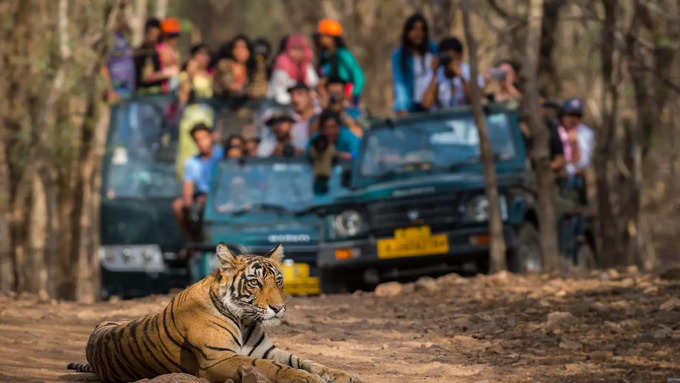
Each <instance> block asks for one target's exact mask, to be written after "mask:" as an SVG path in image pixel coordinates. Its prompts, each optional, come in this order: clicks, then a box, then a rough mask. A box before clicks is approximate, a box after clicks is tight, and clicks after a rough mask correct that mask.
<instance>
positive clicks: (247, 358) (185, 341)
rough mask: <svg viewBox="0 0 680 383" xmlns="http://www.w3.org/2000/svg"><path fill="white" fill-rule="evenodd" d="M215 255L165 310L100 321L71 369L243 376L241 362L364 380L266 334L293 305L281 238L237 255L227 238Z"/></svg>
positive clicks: (316, 378)
mask: <svg viewBox="0 0 680 383" xmlns="http://www.w3.org/2000/svg"><path fill="white" fill-rule="evenodd" d="M216 255H217V260H218V267H217V268H216V269H215V270H214V271H213V272H212V273H211V274H209V275H208V276H206V277H205V278H203V279H202V280H200V281H198V282H196V283H195V284H193V285H191V286H189V287H187V288H186V289H185V290H183V291H181V292H180V293H178V294H177V295H175V296H174V297H173V298H172V299H171V300H170V302H169V303H168V304H167V306H166V307H165V308H164V309H163V310H162V311H161V312H159V313H157V314H152V315H148V316H145V317H143V318H139V319H136V320H132V321H126V322H102V323H100V324H98V325H97V326H96V327H95V329H94V331H93V332H92V334H91V335H90V337H89V339H88V341H87V346H86V348H85V355H86V358H87V363H71V364H69V365H68V366H67V368H68V369H72V370H77V371H80V372H94V373H96V374H97V376H98V377H99V379H100V380H101V381H102V382H121V381H135V380H139V379H143V378H153V377H155V376H158V375H161V374H166V373H173V372H183V373H188V374H192V375H195V376H198V377H202V378H206V379H207V380H209V381H211V382H224V381H225V380H227V379H232V380H234V381H235V382H239V381H240V376H239V368H240V367H241V366H254V367H255V368H256V369H257V370H259V371H260V372H261V373H262V374H263V375H265V376H266V377H267V378H268V379H270V380H271V381H272V382H280V383H293V382H295V383H298V382H300V383H302V382H305V383H324V382H342V383H350V382H351V383H360V382H361V380H360V379H359V378H358V377H357V376H355V375H351V374H349V373H347V372H345V371H342V370H338V369H333V368H329V367H326V366H324V365H322V364H320V363H317V362H314V361H311V360H307V359H303V358H300V357H298V356H296V355H294V354H292V353H290V352H288V351H284V350H282V349H279V348H278V347H276V345H274V343H273V342H272V340H271V339H270V338H269V337H268V336H267V334H266V333H265V327H266V326H268V325H272V324H276V322H279V321H280V320H281V318H282V317H283V315H284V313H285V312H286V305H285V303H284V298H283V292H282V287H283V277H282V275H281V271H280V269H279V265H280V263H281V260H282V259H283V257H284V252H283V246H282V245H280V244H279V245H277V246H276V247H275V248H274V249H272V250H271V251H269V252H268V253H267V254H265V255H264V256H260V255H254V254H245V255H234V254H233V253H232V252H231V251H230V250H229V248H228V247H227V245H225V244H224V243H222V242H220V243H219V244H218V245H217V248H216Z"/></svg>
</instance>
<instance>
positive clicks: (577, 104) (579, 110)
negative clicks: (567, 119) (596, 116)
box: [560, 97, 583, 116]
mask: <svg viewBox="0 0 680 383" xmlns="http://www.w3.org/2000/svg"><path fill="white" fill-rule="evenodd" d="M560 111H561V112H562V114H568V115H573V116H583V101H582V100H581V99H580V98H576V97H573V98H569V99H567V101H565V102H564V104H562V109H561V110H560Z"/></svg>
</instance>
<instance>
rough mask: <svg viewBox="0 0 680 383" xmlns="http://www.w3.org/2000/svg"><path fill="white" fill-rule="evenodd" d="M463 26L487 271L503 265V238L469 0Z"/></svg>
mask: <svg viewBox="0 0 680 383" xmlns="http://www.w3.org/2000/svg"><path fill="white" fill-rule="evenodd" d="M463 29H464V31H465V42H466V45H467V47H468V51H469V52H470V93H471V97H472V110H473V113H474V116H475V124H476V125H477V131H478V132H479V149H480V152H481V157H482V164H483V165H484V186H485V191H486V198H487V200H488V203H489V204H488V206H489V213H488V215H489V233H490V236H491V244H490V245H491V249H490V252H489V261H490V263H489V271H490V272H496V271H500V270H505V269H507V263H506V257H505V250H506V248H505V238H504V237H503V220H502V218H501V210H500V205H499V198H498V183H497V182H496V164H495V163H494V159H493V157H494V156H493V148H492V147H491V142H490V141H489V134H488V131H487V128H486V118H485V116H484V111H483V110H482V97H481V93H482V92H481V90H480V89H479V83H478V82H477V77H478V73H479V70H478V68H477V65H478V64H477V62H478V60H477V44H476V42H475V38H474V36H473V34H472V27H471V26H470V0H463Z"/></svg>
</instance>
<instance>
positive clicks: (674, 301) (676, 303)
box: [659, 298, 680, 311]
mask: <svg viewBox="0 0 680 383" xmlns="http://www.w3.org/2000/svg"><path fill="white" fill-rule="evenodd" d="M676 309H680V299H678V298H671V299H669V300H667V301H666V302H664V303H663V304H662V305H661V306H659V310H661V311H673V310H676Z"/></svg>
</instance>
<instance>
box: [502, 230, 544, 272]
mask: <svg viewBox="0 0 680 383" xmlns="http://www.w3.org/2000/svg"><path fill="white" fill-rule="evenodd" d="M508 269H509V270H510V271H512V272H513V273H526V272H541V271H542V270H543V259H542V258H541V244H540V239H539V237H538V231H536V228H535V227H534V226H533V225H532V224H530V223H525V224H523V225H522V226H521V227H520V228H519V230H518V231H517V247H516V248H514V249H512V250H511V251H510V252H509V253H508Z"/></svg>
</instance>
